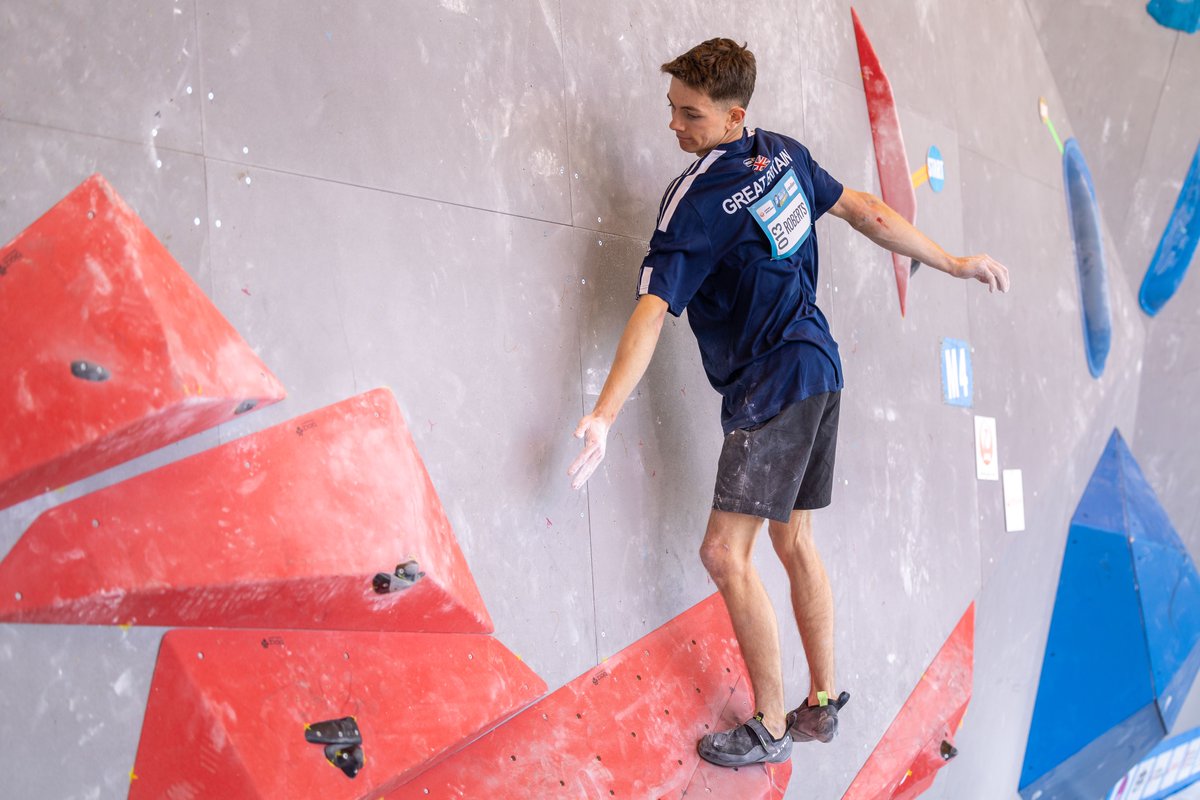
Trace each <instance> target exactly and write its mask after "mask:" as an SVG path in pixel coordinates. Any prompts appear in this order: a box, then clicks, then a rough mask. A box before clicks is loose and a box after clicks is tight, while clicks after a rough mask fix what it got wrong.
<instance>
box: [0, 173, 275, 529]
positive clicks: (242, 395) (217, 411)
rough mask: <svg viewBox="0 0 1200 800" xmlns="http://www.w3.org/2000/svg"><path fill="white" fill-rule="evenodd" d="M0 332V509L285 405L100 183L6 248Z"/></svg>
mask: <svg viewBox="0 0 1200 800" xmlns="http://www.w3.org/2000/svg"><path fill="white" fill-rule="evenodd" d="M0 334H2V335H3V338H4V347H3V348H0V406H3V408H4V414H3V415H0V437H3V440H4V447H3V448H0V508H5V507H7V506H11V505H13V504H15V503H18V502H20V501H22V500H25V499H28V498H30V497H33V496H34V495H37V494H40V493H42V492H45V491H47V490H50V489H56V488H59V487H61V486H65V485H66V484H68V483H72V482H74V481H77V480H80V479H81V478H86V477H88V476H89V475H93V474H95V473H97V472H100V471H101V470H104V469H108V468H109V467H112V466H116V465H117V464H120V463H122V462H124V461H127V460H129V459H132V458H135V457H137V456H140V455H142V454H144V453H148V452H150V451H152V450H156V449H158V448H160V447H163V446H164V445H167V444H170V443H171V442H174V441H176V440H178V439H182V438H184V437H186V436H190V435H192V434H194V433H198V432H200V431H202V430H205V429H206V428H211V427H213V426H215V425H218V424H220V423H222V422H226V421H228V420H229V419H231V418H232V417H234V416H235V415H236V414H240V413H245V412H246V411H249V410H250V409H253V408H261V407H262V406H264V405H266V404H268V403H274V402H276V401H278V400H280V399H282V398H283V396H284V390H283V387H282V385H281V384H280V383H279V381H278V380H276V378H275V376H274V375H272V374H271V373H270V372H269V371H268V370H267V368H266V367H265V366H264V365H263V363H262V362H261V361H260V360H259V359H258V357H257V356H256V355H255V354H254V352H253V351H252V350H251V349H250V347H249V346H248V345H247V344H246V342H245V341H243V340H242V338H241V337H240V336H239V335H238V333H237V331H235V330H234V329H233V327H232V326H231V325H230V324H229V323H228V322H227V321H226V320H225V318H224V317H223V316H222V315H221V312H219V311H218V310H217V309H216V307H214V306H213V304H212V303H211V302H209V300H208V298H207V297H205V296H204V293H203V292H202V291H200V288H199V287H198V286H196V284H195V283H194V282H193V281H192V279H191V278H190V277H188V274H187V273H186V272H184V270H183V269H182V268H181V267H180V266H179V264H178V263H176V261H175V259H174V258H172V257H171V254H170V253H168V252H167V249H166V248H165V247H163V245H162V243H160V242H159V241H158V240H157V239H156V238H154V234H152V233H151V232H150V230H149V229H148V228H147V227H146V226H145V225H144V224H143V223H142V221H141V220H140V219H138V217H137V215H136V214H135V213H134V212H133V211H132V210H131V209H130V208H129V207H128V206H127V205H125V203H124V202H123V201H122V200H121V198H120V197H118V196H117V193H116V192H115V191H113V189H112V187H111V186H109V185H108V183H107V182H105V180H104V178H102V177H101V176H99V175H94V176H92V177H91V178H89V179H88V180H86V181H84V182H83V183H82V184H81V185H80V186H79V187H78V188H76V189H75V190H74V191H73V192H71V193H70V194H69V195H67V196H66V197H65V198H64V199H63V200H62V201H61V202H59V203H58V205H56V206H54V208H52V209H50V210H49V211H48V212H46V214H45V215H44V216H42V217H41V219H39V220H37V221H36V222H34V223H33V224H32V225H30V226H29V227H28V228H26V229H25V231H24V232H22V233H21V234H20V235H19V236H17V238H15V239H13V240H12V241H11V242H9V243H8V244H7V245H5V246H4V247H3V248H0Z"/></svg>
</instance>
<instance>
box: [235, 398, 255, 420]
mask: <svg viewBox="0 0 1200 800" xmlns="http://www.w3.org/2000/svg"><path fill="white" fill-rule="evenodd" d="M257 405H258V401H257V400H243V401H242V402H241V403H239V404H238V407H237V408H235V409H234V410H233V413H234V416H237V415H238V414H245V413H246V412H247V411H250V410H252V409H253V408H254V407H255V406H257Z"/></svg>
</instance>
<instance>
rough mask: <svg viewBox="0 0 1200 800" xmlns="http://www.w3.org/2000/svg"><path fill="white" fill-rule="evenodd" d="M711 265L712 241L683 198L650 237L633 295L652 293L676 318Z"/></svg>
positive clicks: (695, 213)
mask: <svg viewBox="0 0 1200 800" xmlns="http://www.w3.org/2000/svg"><path fill="white" fill-rule="evenodd" d="M714 266H715V258H714V257H713V250H712V244H711V242H710V241H709V237H708V232H707V230H706V229H705V226H704V224H703V220H702V219H701V218H700V215H699V213H697V212H696V210H695V209H694V208H693V207H692V204H691V203H690V202H688V201H687V200H686V199H685V200H684V201H683V202H681V203H680V204H679V205H678V206H677V207H676V208H675V209H674V211H673V213H671V214H670V216H669V217H668V218H667V219H666V220H665V222H663V223H660V225H659V227H658V228H657V229H655V231H654V235H653V236H652V237H650V249H649V250H647V251H646V258H645V259H643V261H642V269H641V274H640V275H639V277H638V288H637V296H638V298H639V299H640V298H641V297H642V296H643V295H647V294H652V295H655V296H656V297H660V298H662V299H663V300H664V301H666V303H667V308H668V310H669V311H670V312H671V314H673V315H674V316H676V317H678V316H679V315H680V314H682V313H683V310H684V309H685V308H687V304H688V303H689V302H691V300H692V298H693V297H694V296H695V294H696V292H697V291H698V290H699V289H700V285H701V284H702V283H704V279H705V278H707V277H708V276H709V275H710V274H711V273H712V271H713V268H714Z"/></svg>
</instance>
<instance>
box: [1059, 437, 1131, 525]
mask: <svg viewBox="0 0 1200 800" xmlns="http://www.w3.org/2000/svg"><path fill="white" fill-rule="evenodd" d="M1122 452H1126V453H1127V452H1129V450H1128V448H1126V447H1125V441H1124V440H1123V439H1122V438H1121V434H1120V433H1119V432H1117V431H1113V434H1112V436H1110V437H1109V439H1108V444H1107V445H1106V446H1105V448H1104V454H1103V455H1101V456H1100V462H1099V463H1098V464H1096V469H1095V470H1094V471H1093V472H1092V477H1091V478H1089V479H1088V485H1087V488H1085V489H1084V490H1083V497H1081V498H1080V499H1079V505H1078V506H1076V507H1075V515H1074V516H1073V517H1071V524H1072V525H1087V526H1088V527H1090V528H1095V529H1097V530H1102V531H1109V532H1111V533H1120V534H1124V533H1125V527H1126V524H1125V504H1124V503H1123V502H1122V501H1121V494H1122V492H1121V455H1122Z"/></svg>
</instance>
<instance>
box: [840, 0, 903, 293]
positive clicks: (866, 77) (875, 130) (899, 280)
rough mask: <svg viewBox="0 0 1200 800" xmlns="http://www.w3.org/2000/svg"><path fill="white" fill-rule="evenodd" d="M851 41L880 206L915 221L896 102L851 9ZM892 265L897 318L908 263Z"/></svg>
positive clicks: (895, 261) (896, 259) (894, 261)
mask: <svg viewBox="0 0 1200 800" xmlns="http://www.w3.org/2000/svg"><path fill="white" fill-rule="evenodd" d="M850 14H851V16H853V18H854V38H855V41H856V42H857V43H858V61H859V66H860V67H861V70H862V82H863V90H864V91H865V92H866V93H867V116H868V117H870V120H871V139H872V140H873V141H874V142H875V163H876V164H877V165H878V167H879V193H880V194H881V195H882V197H883V202H885V203H887V204H888V205H889V206H891V207H892V208H893V209H895V210H896V212H897V213H898V214H899V215H900V216H902V217H904V218H905V219H906V220H908V221H909V222H915V221H916V219H917V193H916V191H915V190H914V189H913V184H912V175H911V174H910V173H909V169H908V153H907V152H906V151H905V149H904V136H903V135H902V134H901V133H900V115H899V113H897V111H896V98H895V97H894V96H893V95H892V84H891V83H890V82H889V81H888V78H887V75H886V74H884V71H883V66H882V65H881V64H880V63H879V56H877V55H876V54H875V48H874V47H873V46H872V45H871V40H870V39H868V38H867V31H866V29H865V28H863V24H862V20H860V19H859V18H858V12H857V11H855V10H854V9H853V8H851V9H850ZM892 265H893V267H894V268H895V271H896V291H897V292H898V293H899V295H900V315H901V316H904V314H905V313H906V312H907V310H908V277H909V273H910V272H911V271H912V259H910V258H908V257H907V256H900V255H897V254H895V253H893V254H892Z"/></svg>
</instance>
